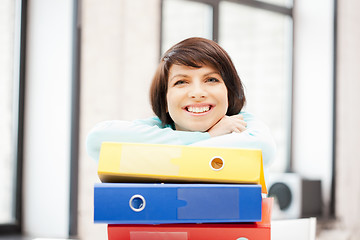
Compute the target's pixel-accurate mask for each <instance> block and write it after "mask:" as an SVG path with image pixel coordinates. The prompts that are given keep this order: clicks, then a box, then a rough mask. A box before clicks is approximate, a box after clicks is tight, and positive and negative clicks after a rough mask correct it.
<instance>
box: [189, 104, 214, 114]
mask: <svg viewBox="0 0 360 240" xmlns="http://www.w3.org/2000/svg"><path fill="white" fill-rule="evenodd" d="M185 109H186V110H187V111H188V112H190V113H205V112H208V111H209V110H210V109H211V106H210V105H207V106H201V107H199V106H188V107H186V108H185Z"/></svg>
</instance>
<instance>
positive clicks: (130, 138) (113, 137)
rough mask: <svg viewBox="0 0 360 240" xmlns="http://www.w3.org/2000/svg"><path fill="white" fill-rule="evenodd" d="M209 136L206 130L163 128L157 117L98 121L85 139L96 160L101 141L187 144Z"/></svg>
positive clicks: (88, 149) (87, 148)
mask: <svg viewBox="0 0 360 240" xmlns="http://www.w3.org/2000/svg"><path fill="white" fill-rule="evenodd" d="M209 138H210V134H208V133H207V132H185V131H175V130H173V129H172V128H170V127H165V128H163V127H162V126H161V122H160V120H159V119H157V118H149V119H143V120H135V121H121V120H114V121H105V122H101V123H98V124H97V125H95V127H94V128H93V129H92V130H91V131H90V132H89V134H88V136H87V139H86V151H87V153H88V155H89V156H90V157H91V158H93V159H95V160H96V161H98V159H99V155H100V147H101V144H102V143H103V142H132V143H154V144H174V145H189V144H192V143H195V142H198V141H203V140H206V139H209Z"/></svg>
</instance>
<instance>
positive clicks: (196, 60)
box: [150, 37, 246, 125]
mask: <svg viewBox="0 0 360 240" xmlns="http://www.w3.org/2000/svg"><path fill="white" fill-rule="evenodd" d="M173 64H177V65H184V66H189V67H195V68H201V67H202V65H208V64H209V65H211V66H212V67H214V68H215V69H216V70H218V71H219V72H220V75H221V77H222V79H223V80H224V82H225V85H226V88H227V91H228V102H229V106H228V109H227V112H226V115H228V116H231V115H235V114H238V113H239V112H240V111H241V109H242V108H243V106H244V105H245V102H246V100H245V94H244V88H243V84H242V82H241V80H240V77H239V75H238V74H237V71H236V69H235V66H234V64H233V62H232V61H231V59H230V57H229V55H228V54H227V52H226V51H225V50H224V49H223V48H222V47H220V46H219V45H218V44H217V43H216V42H214V41H211V40H208V39H205V38H197V37H196V38H188V39H185V40H183V41H181V42H179V43H177V44H175V45H174V46H173V47H171V48H170V49H169V50H168V51H167V52H166V53H165V54H164V55H163V57H162V58H161V61H160V63H159V66H158V68H157V70H156V72H155V76H154V78H153V80H152V84H151V87H150V102H151V106H152V109H153V111H154V113H155V114H156V115H157V116H158V117H159V118H160V120H161V122H162V123H163V125H165V124H173V120H172V119H171V117H170V115H169V113H167V99H166V94H167V88H168V78H169V70H170V67H171V66H172V65H173Z"/></svg>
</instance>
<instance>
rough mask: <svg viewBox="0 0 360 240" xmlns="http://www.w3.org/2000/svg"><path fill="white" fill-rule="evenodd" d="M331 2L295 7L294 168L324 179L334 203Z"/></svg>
mask: <svg viewBox="0 0 360 240" xmlns="http://www.w3.org/2000/svg"><path fill="white" fill-rule="evenodd" d="M333 4H334V3H333V1H329V0H319V1H312V0H301V1H295V6H294V21H295V27H294V35H295V37H294V63H295V66H294V86H293V88H294V103H293V111H294V119H293V121H294V125H293V143H292V144H293V145H292V147H293V154H292V157H293V161H294V169H295V171H296V172H298V173H300V174H301V175H302V176H304V177H307V178H310V179H321V180H322V184H323V185H322V186H323V197H324V203H325V204H326V205H328V203H329V200H330V187H331V177H332V176H331V171H332V133H333V131H332V124H333V119H332V114H333V105H332V103H333V93H332V91H333V84H332V82H333V17H334V16H333Z"/></svg>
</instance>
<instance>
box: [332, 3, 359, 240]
mask: <svg viewBox="0 0 360 240" xmlns="http://www.w3.org/2000/svg"><path fill="white" fill-rule="evenodd" d="M359 12H360V1H358V0H342V1H338V17H339V18H338V37H337V40H338V52H337V53H338V54H337V62H338V69H337V124H336V125H337V132H336V134H337V147H336V166H337V168H336V173H337V174H336V215H337V217H338V219H339V220H340V221H341V228H342V229H346V230H347V231H348V232H349V233H350V235H351V237H350V238H348V239H349V240H350V239H351V240H355V239H360V218H359V215H358V214H359V212H360V205H359V202H360V174H359V170H360V161H359V160H360V151H359V147H360V134H359V133H360V125H359V123H360V107H359V104H360V94H359V90H360V28H359V22H360V15H359Z"/></svg>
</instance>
